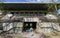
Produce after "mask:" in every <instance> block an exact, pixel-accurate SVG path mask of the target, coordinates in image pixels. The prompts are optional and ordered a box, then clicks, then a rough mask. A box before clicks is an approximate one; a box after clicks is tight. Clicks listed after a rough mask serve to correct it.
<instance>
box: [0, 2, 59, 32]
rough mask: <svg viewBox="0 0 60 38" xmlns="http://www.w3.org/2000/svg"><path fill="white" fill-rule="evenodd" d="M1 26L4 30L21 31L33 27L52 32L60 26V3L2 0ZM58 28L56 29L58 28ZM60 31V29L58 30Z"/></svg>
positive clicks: (37, 29)
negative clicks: (59, 10)
mask: <svg viewBox="0 0 60 38" xmlns="http://www.w3.org/2000/svg"><path fill="white" fill-rule="evenodd" d="M0 5H2V8H1V11H2V15H1V19H0V22H1V25H2V26H1V27H2V29H1V30H2V32H1V33H3V32H5V33H6V32H9V33H21V32H26V31H28V30H29V29H30V27H32V28H33V30H34V31H38V32H43V33H44V32H45V33H51V32H53V31H54V29H55V28H56V27H55V28H54V26H56V25H57V26H58V27H57V28H58V29H59V28H60V26H59V23H58V22H57V20H58V17H57V9H58V7H57V6H59V5H60V4H59V3H56V4H55V2H53V1H52V2H49V3H45V2H43V3H42V2H41V3H39V2H36V3H35V2H33V3H31V2H29V3H28V2H27V3H26V2H23V3H15V2H14V3H13V2H11V3H8V2H1V3H0ZM57 28H56V30H58V29H57ZM58 31H60V30H58Z"/></svg>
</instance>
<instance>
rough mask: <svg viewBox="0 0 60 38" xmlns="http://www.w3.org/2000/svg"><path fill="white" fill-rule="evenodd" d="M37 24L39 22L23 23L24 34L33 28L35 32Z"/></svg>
mask: <svg viewBox="0 0 60 38" xmlns="http://www.w3.org/2000/svg"><path fill="white" fill-rule="evenodd" d="M36 23H37V22H24V23H23V32H24V31H26V30H29V29H30V28H31V27H32V28H33V30H35V29H36ZM26 24H27V26H26ZM30 24H32V25H31V26H30Z"/></svg>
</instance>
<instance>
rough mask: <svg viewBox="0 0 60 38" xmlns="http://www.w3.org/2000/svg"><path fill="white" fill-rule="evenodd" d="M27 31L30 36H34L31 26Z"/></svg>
mask: <svg viewBox="0 0 60 38" xmlns="http://www.w3.org/2000/svg"><path fill="white" fill-rule="evenodd" d="M29 32H30V36H31V37H32V36H34V34H33V28H32V27H31V28H30V29H29Z"/></svg>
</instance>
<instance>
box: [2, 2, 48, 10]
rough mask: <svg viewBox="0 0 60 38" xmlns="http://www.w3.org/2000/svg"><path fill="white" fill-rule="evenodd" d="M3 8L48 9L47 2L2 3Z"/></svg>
mask: <svg viewBox="0 0 60 38" xmlns="http://www.w3.org/2000/svg"><path fill="white" fill-rule="evenodd" d="M2 5H3V6H4V9H5V10H48V6H47V4H39V3H3V4H2Z"/></svg>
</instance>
